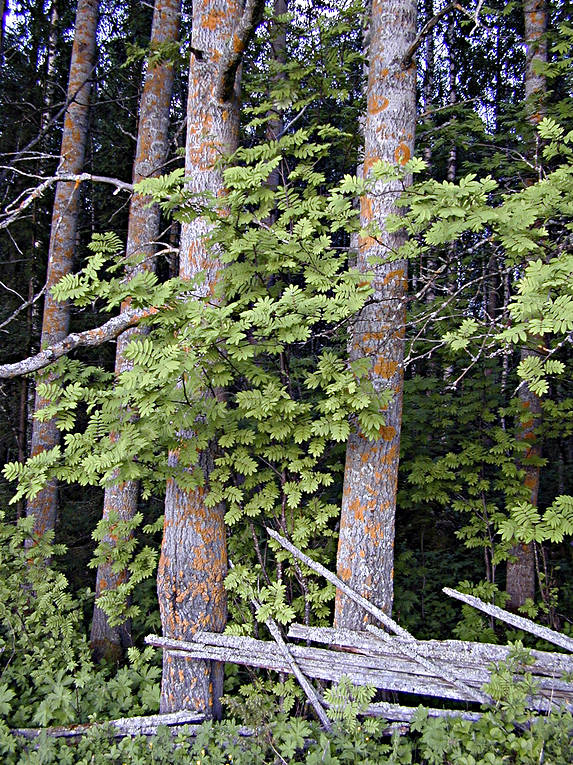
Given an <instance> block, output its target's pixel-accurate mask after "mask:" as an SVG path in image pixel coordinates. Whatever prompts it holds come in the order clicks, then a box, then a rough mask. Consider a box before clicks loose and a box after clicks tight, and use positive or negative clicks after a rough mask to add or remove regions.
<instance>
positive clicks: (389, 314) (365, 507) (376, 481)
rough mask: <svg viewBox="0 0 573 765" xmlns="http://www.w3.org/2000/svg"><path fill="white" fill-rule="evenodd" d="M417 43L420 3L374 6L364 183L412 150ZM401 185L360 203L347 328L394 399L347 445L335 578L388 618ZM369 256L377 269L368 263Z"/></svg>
mask: <svg viewBox="0 0 573 765" xmlns="http://www.w3.org/2000/svg"><path fill="white" fill-rule="evenodd" d="M415 36H416V4H415V3H414V2H412V1H411V0H378V1H376V0H375V2H374V3H373V5H372V17H371V23H370V48H369V74H368V88H367V114H366V122H365V127H364V135H365V156H364V176H365V177H368V175H369V174H370V170H371V168H372V165H373V164H374V163H375V162H377V161H378V160H385V161H388V162H392V163H397V164H400V165H404V164H406V162H407V161H408V160H409V159H410V157H411V156H412V153H413V149H414V128H415V120H416V99H415V93H416V68H415V64H411V65H410V66H408V68H407V69H404V67H403V65H402V60H403V58H404V55H405V54H406V52H407V50H408V48H409V46H410V45H411V44H412V42H413V40H414V38H415ZM400 190H401V184H400V183H398V182H395V181H393V182H382V181H378V182H377V183H376V184H375V187H374V188H373V189H372V191H371V192H370V193H369V194H367V195H366V196H364V197H363V198H362V200H361V222H362V225H363V226H367V225H368V224H371V223H372V222H375V223H377V224H378V226H379V227H380V235H379V236H378V237H376V239H374V238H371V237H367V238H362V239H361V241H360V247H359V253H358V267H359V268H360V269H361V270H362V271H365V272H366V271H373V272H374V280H373V282H372V286H373V289H374V294H373V296H372V300H371V302H370V303H369V304H368V305H367V306H365V307H364V308H363V309H362V311H361V312H360V314H359V315H358V316H357V317H356V319H355V322H354V326H353V328H352V340H351V353H350V357H351V359H358V358H363V357H366V358H368V359H370V360H371V362H372V367H371V371H370V379H371V381H372V383H373V385H374V387H375V389H376V390H378V391H382V390H385V389H389V390H391V391H393V393H394V396H393V398H392V400H391V402H390V404H389V405H388V406H387V408H386V411H385V418H386V424H385V425H384V427H382V428H381V430H380V438H379V439H377V440H376V441H368V440H367V439H366V437H365V436H364V435H363V434H362V433H361V432H360V430H356V431H354V432H353V433H352V434H351V436H350V438H349V442H348V446H347V452H346V466H345V471H344V491H343V498H342V512H341V518H340V537H339V543H338V556H337V571H338V575H339V577H340V578H341V579H342V580H343V581H345V582H347V583H348V584H349V585H350V586H351V587H352V588H353V589H354V590H355V591H356V592H358V593H360V595H362V596H364V597H365V598H367V599H369V600H370V601H372V602H373V603H374V604H376V605H377V606H379V607H380V608H383V609H384V610H385V611H386V612H388V613H390V612H391V610H392V600H393V573H394V570H393V559H394V516H395V509H396V489H397V482H398V459H399V449H400V428H401V419H402V393H403V357H404V336H405V296H406V289H407V263H406V261H405V260H398V261H393V262H384V260H385V259H386V257H387V255H388V253H393V252H395V251H396V250H397V249H398V248H399V247H400V246H401V245H402V244H403V242H404V233H403V232H398V233H389V232H387V231H386V230H385V225H384V224H385V220H386V217H387V216H388V215H389V214H390V213H395V212H396V211H397V208H396V206H395V201H396V199H397V197H398V196H399V194H400ZM372 258H381V259H382V262H381V263H378V264H376V265H373V264H371V259H372ZM369 620H370V618H369V616H368V615H367V614H366V613H364V611H363V610H362V608H360V607H359V606H357V605H356V604H355V603H353V602H352V601H351V600H350V599H349V598H347V597H346V596H344V595H343V594H342V593H341V592H340V591H337V593H336V604H335V616H334V623H335V626H336V627H345V628H349V629H362V628H363V627H364V625H365V624H366V623H367V622H368V621H369Z"/></svg>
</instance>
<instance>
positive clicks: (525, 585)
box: [506, 0, 547, 610]
mask: <svg viewBox="0 0 573 765" xmlns="http://www.w3.org/2000/svg"><path fill="white" fill-rule="evenodd" d="M523 12H524V27H525V44H526V64H525V82H524V85H525V99H526V106H527V110H528V113H529V120H530V122H531V123H532V124H533V125H536V124H537V123H538V122H539V121H540V120H541V117H542V115H543V98H544V96H545V94H546V92H547V83H546V79H545V74H544V73H543V72H542V71H541V70H539V69H538V67H539V65H540V64H541V65H542V64H544V63H546V61H547V40H546V33H547V8H546V5H545V0H525V2H524V5H523ZM535 353H536V351H535V350H532V349H529V348H522V349H521V354H520V356H521V361H525V359H526V358H527V357H528V356H531V355H535ZM519 401H520V404H521V407H522V409H523V410H524V418H525V422H523V423H521V426H520V431H521V432H520V434H519V437H520V438H521V439H523V440H524V441H526V442H527V444H528V449H527V452H526V454H525V458H524V460H523V464H522V468H523V469H524V470H525V486H526V488H527V489H528V490H529V502H531V504H532V505H535V506H537V497H538V494H539V477H540V470H539V466H538V465H536V464H535V462H536V460H537V458H539V457H540V456H541V443H540V441H539V439H538V436H537V435H536V432H535V431H536V429H537V428H538V427H539V425H540V423H541V399H540V398H539V396H538V395H537V394H536V393H534V392H533V391H532V390H530V388H529V386H528V385H527V383H525V382H523V383H522V384H521V386H520V388H519ZM511 556H512V558H511V560H509V561H508V563H507V578H506V590H507V593H508V595H509V608H512V609H514V610H515V609H517V608H519V607H520V606H522V605H523V604H524V603H525V601H526V600H527V599H528V598H531V599H532V600H533V599H534V598H535V550H534V546H533V543H529V544H525V543H523V544H518V545H516V546H515V547H512V549H511Z"/></svg>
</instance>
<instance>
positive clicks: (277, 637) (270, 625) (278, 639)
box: [228, 560, 332, 731]
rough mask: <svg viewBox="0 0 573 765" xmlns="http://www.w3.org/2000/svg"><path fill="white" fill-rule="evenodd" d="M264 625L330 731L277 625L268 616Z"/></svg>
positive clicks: (324, 725) (255, 600)
mask: <svg viewBox="0 0 573 765" xmlns="http://www.w3.org/2000/svg"><path fill="white" fill-rule="evenodd" d="M228 564H229V567H230V568H234V566H233V564H232V562H231V561H230V560H229V561H228ZM251 601H252V603H253V605H254V606H255V608H256V609H257V612H258V611H259V610H260V608H261V604H260V603H259V601H258V600H257V599H256V598H255V597H252V598H251ZM265 624H266V626H267V629H268V631H269V632H270V633H271V635H272V636H273V639H274V641H275V643H276V644H277V646H278V647H279V650H280V652H281V653H282V655H283V656H284V658H285V659H286V660H287V662H288V664H289V666H290V669H291V672H292V674H293V675H294V676H295V677H296V679H297V680H298V682H299V685H300V687H301V688H302V689H303V691H304V692H305V694H306V697H307V699H308V700H309V702H310V704H311V706H312V708H313V709H314V711H315V713H316V716H317V717H318V719H319V720H320V722H321V723H322V727H323V728H324V729H325V730H327V731H332V723H331V722H330V720H329V718H328V715H327V714H326V712H325V711H324V707H323V706H322V704H321V701H320V699H319V697H318V694H317V692H316V691H315V690H314V688H313V687H312V685H311V684H310V683H309V682H308V680H307V678H306V677H305V676H304V674H303V673H302V672H301V669H300V667H299V666H298V664H297V663H296V661H295V659H294V656H293V655H292V653H291V652H290V650H289V647H288V646H287V644H286V643H285V641H284V639H283V636H282V635H281V631H280V629H279V626H278V624H277V623H276V621H275V620H274V619H273V618H272V617H271V616H269V618H268V619H265Z"/></svg>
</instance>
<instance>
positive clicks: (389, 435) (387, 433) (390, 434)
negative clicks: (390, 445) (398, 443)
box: [378, 425, 396, 441]
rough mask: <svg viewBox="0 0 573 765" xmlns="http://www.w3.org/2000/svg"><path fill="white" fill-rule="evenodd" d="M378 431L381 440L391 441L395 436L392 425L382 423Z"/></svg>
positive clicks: (394, 429)
mask: <svg viewBox="0 0 573 765" xmlns="http://www.w3.org/2000/svg"><path fill="white" fill-rule="evenodd" d="M378 432H379V433H380V438H381V439H382V440H383V441H391V440H392V439H393V438H394V437H395V436H396V428H394V427H392V425H383V426H382V427H381V428H380V430H379V431H378Z"/></svg>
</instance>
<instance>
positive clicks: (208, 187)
mask: <svg viewBox="0 0 573 765" xmlns="http://www.w3.org/2000/svg"><path fill="white" fill-rule="evenodd" d="M238 20H239V6H238V4H236V3H235V2H233V1H232V0H199V1H198V2H195V3H194V4H193V32H192V53H191V62H190V70H189V96H188V102H187V142H186V153H185V156H186V161H185V174H186V176H187V177H188V178H189V183H188V188H189V190H190V191H191V192H193V193H195V194H199V195H201V194H203V193H205V192H210V193H211V194H215V195H217V196H221V195H222V194H223V192H224V188H223V177H222V173H221V170H220V169H219V168H216V167H215V164H216V162H217V160H218V159H220V158H221V156H222V155H224V154H226V153H229V152H232V151H233V150H234V149H235V148H236V147H237V141H238V100H237V93H236V92H234V93H233V94H232V95H231V96H230V97H229V99H228V100H227V101H222V100H221V99H220V98H219V97H218V93H217V83H218V66H217V63H218V62H219V61H220V60H221V58H222V54H223V51H224V49H225V46H226V44H227V43H228V41H229V40H230V39H231V35H232V34H233V30H234V29H235V26H236V24H237V22H238ZM198 51H200V52H201V54H200V55H198V53H197V52H198ZM236 89H237V84H235V90H236ZM209 229H210V223H209V222H208V221H207V220H206V219H205V218H196V219H195V220H194V221H192V222H191V223H185V224H184V225H183V226H182V230H181V248H180V276H181V277H182V278H183V279H193V278H194V277H195V276H197V274H199V273H203V274H204V276H205V278H204V281H203V282H202V284H201V286H200V287H199V288H196V291H197V290H198V291H200V292H201V293H202V295H203V296H207V295H213V293H214V290H215V285H216V283H217V281H218V279H219V276H220V272H221V268H222V264H221V262H220V260H219V259H218V257H217V254H216V253H215V252H213V251H212V250H208V249H207V247H206V243H205V237H206V235H207V234H208V232H209ZM185 437H187V438H192V437H193V434H192V433H186V434H185ZM177 459H178V456H177V454H176V453H174V452H173V453H171V454H170V456H169V460H170V463H171V464H172V465H176V464H177ZM199 464H200V467H201V468H202V470H203V472H204V474H205V477H206V484H207V485H208V480H209V472H210V470H211V466H212V455H211V454H210V453H209V451H208V450H207V451H205V452H203V453H202V454H201V456H200V459H199ZM205 491H206V489H205V488H204V487H201V488H197V489H195V490H191V491H188V490H183V489H182V488H180V487H179V486H178V484H177V481H176V480H174V479H170V480H169V481H168V483H167V492H166V497H165V525H164V530H163V543H162V547H161V558H160V561H159V570H158V574H157V591H158V597H159V606H160V611H161V623H162V626H163V634H164V635H165V636H168V637H175V638H179V639H183V640H188V639H189V638H190V637H191V636H192V635H193V634H194V633H195V632H196V631H197V630H199V629H201V630H209V631H213V632H220V631H222V630H223V628H224V626H225V623H226V617H227V600H226V593H225V586H224V579H225V576H226V572H227V546H226V534H225V524H224V511H223V508H222V507H221V506H220V505H218V506H216V507H207V506H206V505H205V502H204V497H205ZM222 682H223V666H222V665H221V664H218V663H216V662H210V661H189V660H188V659H185V658H181V657H179V656H175V655H173V654H171V653H170V652H169V651H164V653H163V677H162V683H161V702H160V709H161V711H162V712H171V711H176V710H179V709H193V710H196V711H198V712H201V713H204V714H207V715H214V716H219V713H220V709H219V697H220V694H221V691H222Z"/></svg>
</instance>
